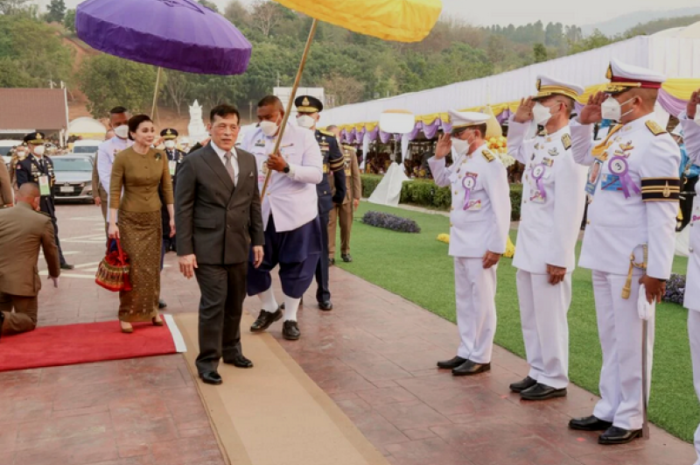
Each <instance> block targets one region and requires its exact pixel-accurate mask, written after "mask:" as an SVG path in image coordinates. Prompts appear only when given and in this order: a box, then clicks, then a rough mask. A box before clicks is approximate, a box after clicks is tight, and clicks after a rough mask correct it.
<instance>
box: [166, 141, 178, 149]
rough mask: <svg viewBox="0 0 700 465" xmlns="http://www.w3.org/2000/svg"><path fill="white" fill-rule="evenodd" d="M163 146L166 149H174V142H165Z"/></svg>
mask: <svg viewBox="0 0 700 465" xmlns="http://www.w3.org/2000/svg"><path fill="white" fill-rule="evenodd" d="M164 145H165V148H166V149H174V148H175V141H174V140H166V141H165V144H164Z"/></svg>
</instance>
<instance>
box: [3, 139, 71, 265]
mask: <svg viewBox="0 0 700 465" xmlns="http://www.w3.org/2000/svg"><path fill="white" fill-rule="evenodd" d="M24 142H25V143H26V144H27V146H28V147H29V155H28V156H27V157H26V158H25V159H24V160H21V161H19V162H18V163H17V172H16V174H15V176H16V179H17V188H18V189H19V188H20V187H22V184H24V183H27V182H33V183H35V184H36V185H38V186H39V190H40V192H41V211H42V212H44V213H45V214H47V215H48V216H49V217H51V223H53V228H54V231H55V235H54V237H55V238H56V246H57V247H58V256H59V259H60V262H61V269H62V270H72V269H73V268H74V266H73V265H69V264H68V263H66V259H65V258H64V256H63V250H62V249H61V242H60V241H59V240H58V224H57V221H56V206H55V204H54V200H53V186H54V184H56V175H55V174H54V169H53V162H52V161H51V159H50V158H49V157H45V156H44V152H45V151H46V146H45V145H44V144H45V143H46V136H45V134H44V133H42V132H32V133H29V134H27V135H26V136H25V137H24Z"/></svg>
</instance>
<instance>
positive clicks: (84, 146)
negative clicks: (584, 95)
mask: <svg viewBox="0 0 700 465" xmlns="http://www.w3.org/2000/svg"><path fill="white" fill-rule="evenodd" d="M102 142H103V141H99V140H76V141H75V142H73V153H79V154H88V155H94V154H96V153H97V148H98V147H99V146H100V144H101V143H102Z"/></svg>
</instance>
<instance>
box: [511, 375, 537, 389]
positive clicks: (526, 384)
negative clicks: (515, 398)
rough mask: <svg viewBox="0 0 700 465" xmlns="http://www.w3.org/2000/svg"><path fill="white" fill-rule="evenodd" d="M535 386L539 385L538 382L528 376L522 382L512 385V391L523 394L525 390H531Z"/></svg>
mask: <svg viewBox="0 0 700 465" xmlns="http://www.w3.org/2000/svg"><path fill="white" fill-rule="evenodd" d="M535 384H537V381H536V380H534V379H532V378H530V377H529V376H526V377H525V379H523V380H522V381H518V382H517V383H512V384H511V385H510V390H511V391H513V392H523V391H524V390H525V389H530V388H531V387H532V386H534V385H535Z"/></svg>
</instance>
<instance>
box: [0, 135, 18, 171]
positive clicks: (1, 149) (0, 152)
mask: <svg viewBox="0 0 700 465" xmlns="http://www.w3.org/2000/svg"><path fill="white" fill-rule="evenodd" d="M18 145H22V141H21V140H14V139H4V140H0V156H2V161H3V162H5V164H6V165H7V166H8V167H9V166H10V161H11V160H12V157H10V156H9V155H8V154H9V153H10V150H12V148H13V147H17V146H18Z"/></svg>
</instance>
